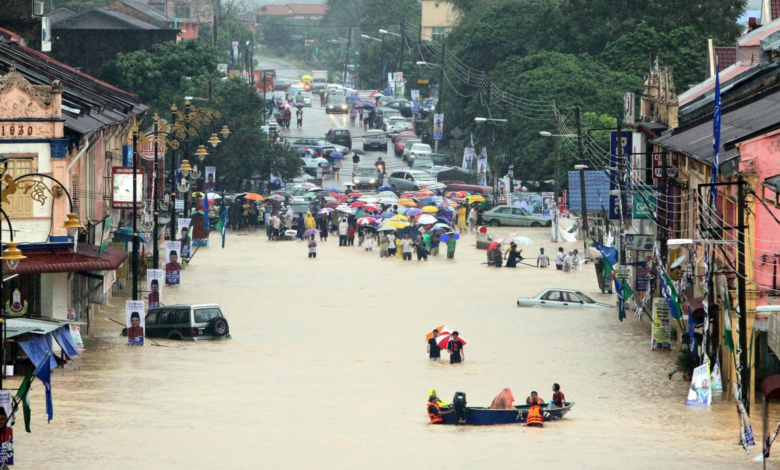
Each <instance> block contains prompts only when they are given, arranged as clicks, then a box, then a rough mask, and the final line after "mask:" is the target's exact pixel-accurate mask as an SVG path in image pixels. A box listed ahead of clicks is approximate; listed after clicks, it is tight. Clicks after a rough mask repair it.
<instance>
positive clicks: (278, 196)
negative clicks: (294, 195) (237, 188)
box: [242, 193, 285, 202]
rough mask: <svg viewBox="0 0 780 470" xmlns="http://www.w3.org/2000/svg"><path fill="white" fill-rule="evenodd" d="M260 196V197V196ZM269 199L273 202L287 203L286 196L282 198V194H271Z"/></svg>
mask: <svg viewBox="0 0 780 470" xmlns="http://www.w3.org/2000/svg"><path fill="white" fill-rule="evenodd" d="M250 194H251V193H250ZM258 196H260V195H259V194H258ZM242 197H243V196H242ZM260 197H263V196H260ZM268 199H270V200H272V201H276V202H284V201H285V199H284V196H282V195H281V194H271V195H270V196H268Z"/></svg>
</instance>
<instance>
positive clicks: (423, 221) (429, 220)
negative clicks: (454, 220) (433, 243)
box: [417, 214, 439, 225]
mask: <svg viewBox="0 0 780 470" xmlns="http://www.w3.org/2000/svg"><path fill="white" fill-rule="evenodd" d="M438 220H439V219H437V218H436V217H434V216H432V215H430V214H424V215H422V216H420V218H419V219H417V225H428V224H435V223H436V222H437V221H438Z"/></svg>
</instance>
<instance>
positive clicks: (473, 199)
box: [466, 194, 485, 202]
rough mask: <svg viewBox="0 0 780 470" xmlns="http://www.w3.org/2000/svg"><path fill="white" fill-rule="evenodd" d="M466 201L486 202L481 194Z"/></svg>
mask: <svg viewBox="0 0 780 470" xmlns="http://www.w3.org/2000/svg"><path fill="white" fill-rule="evenodd" d="M466 200H467V201H468V202H485V198H484V197H483V196H480V195H479V194H475V195H474V196H468V197H467V198H466Z"/></svg>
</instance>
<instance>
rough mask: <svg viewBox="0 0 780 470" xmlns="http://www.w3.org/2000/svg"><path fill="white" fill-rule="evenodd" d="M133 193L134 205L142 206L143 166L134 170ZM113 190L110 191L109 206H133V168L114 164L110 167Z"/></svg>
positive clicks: (118, 207)
mask: <svg viewBox="0 0 780 470" xmlns="http://www.w3.org/2000/svg"><path fill="white" fill-rule="evenodd" d="M136 175H137V176H136V182H135V194H136V203H135V205H136V207H138V208H139V209H140V208H141V207H143V200H144V193H143V188H144V172H143V168H138V169H137V170H136ZM111 176H112V177H113V190H112V191H111V207H113V208H114V209H132V208H133V168H132V167H122V166H115V167H114V168H112V169H111Z"/></svg>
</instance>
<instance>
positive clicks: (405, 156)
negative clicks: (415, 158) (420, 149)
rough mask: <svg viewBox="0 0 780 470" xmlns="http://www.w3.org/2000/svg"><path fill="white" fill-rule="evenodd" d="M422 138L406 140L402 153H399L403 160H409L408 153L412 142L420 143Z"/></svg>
mask: <svg viewBox="0 0 780 470" xmlns="http://www.w3.org/2000/svg"><path fill="white" fill-rule="evenodd" d="M421 143H422V140H420V139H419V138H416V139H409V140H407V141H406V146H404V153H403V154H402V155H401V158H402V159H403V160H404V161H405V162H408V161H409V153H410V152H411V151H412V146H413V145H414V144H421Z"/></svg>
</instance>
